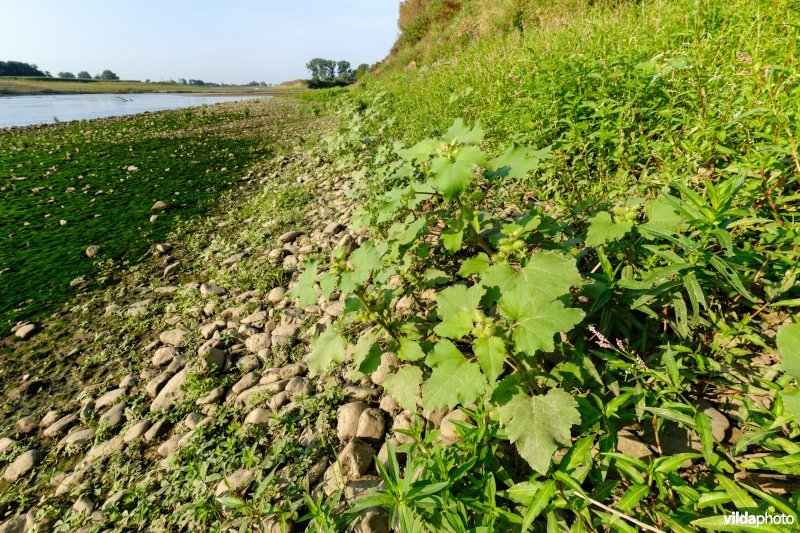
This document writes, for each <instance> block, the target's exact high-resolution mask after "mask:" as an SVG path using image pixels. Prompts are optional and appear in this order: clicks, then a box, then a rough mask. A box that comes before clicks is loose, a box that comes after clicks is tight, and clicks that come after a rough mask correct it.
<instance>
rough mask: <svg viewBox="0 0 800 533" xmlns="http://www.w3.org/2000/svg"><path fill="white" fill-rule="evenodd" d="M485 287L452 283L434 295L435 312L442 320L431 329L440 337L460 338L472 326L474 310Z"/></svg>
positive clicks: (467, 332)
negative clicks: (452, 284)
mask: <svg viewBox="0 0 800 533" xmlns="http://www.w3.org/2000/svg"><path fill="white" fill-rule="evenodd" d="M485 292H486V289H484V288H483V287H481V286H480V285H473V286H472V287H469V288H467V287H465V286H464V285H454V286H452V287H448V288H446V289H444V290H443V291H441V292H439V294H437V295H436V305H437V306H436V312H437V313H438V314H439V318H441V319H442V322H441V323H439V324H438V325H437V326H436V327H435V328H434V329H433V330H434V331H435V332H436V333H438V334H439V335H441V336H442V337H449V338H451V339H460V338H461V337H463V336H465V335H468V334H469V332H470V331H472V328H473V326H474V323H473V319H474V316H475V311H476V310H477V309H478V305H479V304H480V302H481V298H482V297H483V294H484V293H485Z"/></svg>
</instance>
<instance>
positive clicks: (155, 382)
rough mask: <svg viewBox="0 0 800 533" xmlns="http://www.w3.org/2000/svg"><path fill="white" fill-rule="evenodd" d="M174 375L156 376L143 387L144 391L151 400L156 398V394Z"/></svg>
mask: <svg viewBox="0 0 800 533" xmlns="http://www.w3.org/2000/svg"><path fill="white" fill-rule="evenodd" d="M174 375H175V374H174V373H172V372H169V371H167V372H162V373H161V374H159V375H157V376H156V377H154V378H153V379H151V380H150V382H148V383H147V385H146V386H145V391H146V392H147V394H148V395H149V396H150V397H151V398H155V397H156V396H158V393H159V392H160V391H161V389H162V388H163V387H164V385H166V384H167V382H168V381H169V380H170V379H172V376H174Z"/></svg>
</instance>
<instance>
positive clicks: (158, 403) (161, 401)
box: [150, 369, 189, 411]
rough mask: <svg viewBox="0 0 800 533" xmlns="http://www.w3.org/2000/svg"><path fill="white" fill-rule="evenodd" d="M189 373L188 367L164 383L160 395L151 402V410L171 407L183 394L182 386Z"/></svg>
mask: <svg viewBox="0 0 800 533" xmlns="http://www.w3.org/2000/svg"><path fill="white" fill-rule="evenodd" d="M188 379H189V374H188V372H187V370H186V369H183V370H181V371H180V372H178V373H177V374H175V375H174V376H172V378H171V379H170V380H169V381H168V382H167V383H166V385H164V387H163V388H162V389H161V391H160V392H159V393H158V396H156V398H155V399H154V400H153V403H151V404H150V411H161V410H165V409H169V408H170V407H171V406H172V403H173V402H174V401H175V400H177V399H178V398H180V397H181V396H183V391H182V390H181V387H182V386H183V385H184V384H185V383H186V382H187V381H188Z"/></svg>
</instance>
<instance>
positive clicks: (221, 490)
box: [214, 468, 255, 498]
mask: <svg viewBox="0 0 800 533" xmlns="http://www.w3.org/2000/svg"><path fill="white" fill-rule="evenodd" d="M253 477H255V472H254V471H253V470H247V469H244V468H240V469H239V470H236V471H235V472H233V473H232V474H229V475H228V476H226V477H225V478H224V479H222V480H221V481H220V482H219V483H218V484H217V489H216V490H215V491H214V496H216V497H217V498H219V497H220V496H222V495H223V494H225V493H226V492H235V493H237V494H239V495H242V496H243V495H245V494H246V492H245V489H247V486H248V485H250V482H251V481H253Z"/></svg>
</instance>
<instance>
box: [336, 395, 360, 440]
mask: <svg viewBox="0 0 800 533" xmlns="http://www.w3.org/2000/svg"><path fill="white" fill-rule="evenodd" d="M366 409H367V404H365V403H364V402H351V403H348V404H345V405H343V406H341V407H339V409H338V411H337V413H336V435H337V436H338V437H339V440H340V441H342V442H346V441H348V440H350V439H352V438H353V437H355V436H356V435H357V434H358V421H359V418H360V417H361V414H362V413H363V412H364V411H365V410H366Z"/></svg>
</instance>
